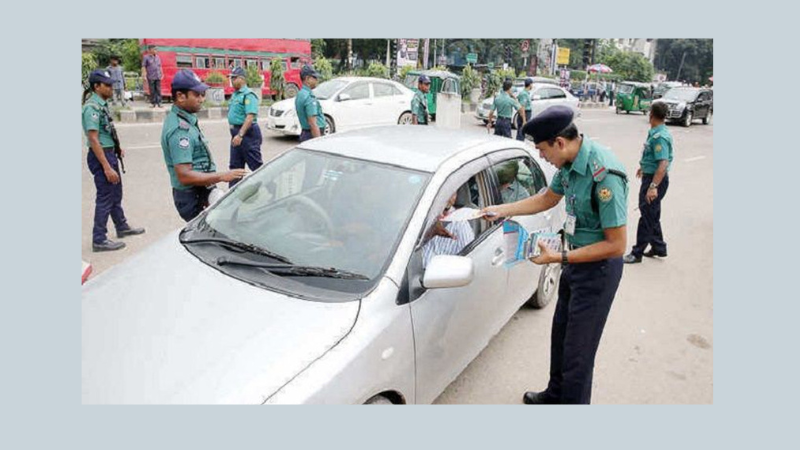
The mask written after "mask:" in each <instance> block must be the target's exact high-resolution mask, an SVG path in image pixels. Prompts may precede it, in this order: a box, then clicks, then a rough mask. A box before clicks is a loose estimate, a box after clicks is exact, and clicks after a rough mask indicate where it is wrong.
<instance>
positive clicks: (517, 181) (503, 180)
mask: <svg viewBox="0 0 800 450" xmlns="http://www.w3.org/2000/svg"><path fill="white" fill-rule="evenodd" d="M492 172H493V173H494V175H495V179H496V184H497V187H498V191H499V197H498V196H497V195H496V196H495V203H503V204H505V203H514V202H516V201H519V200H522V199H525V198H528V197H530V196H532V195H534V194H536V193H537V192H539V191H540V190H541V189H542V188H545V187H547V179H546V178H545V176H544V172H542V169H541V168H539V166H538V165H537V164H536V163H535V162H534V161H533V160H532V159H531V158H529V157H517V158H512V159H507V160H505V161H503V162H501V163H498V164H495V165H494V166H492Z"/></svg>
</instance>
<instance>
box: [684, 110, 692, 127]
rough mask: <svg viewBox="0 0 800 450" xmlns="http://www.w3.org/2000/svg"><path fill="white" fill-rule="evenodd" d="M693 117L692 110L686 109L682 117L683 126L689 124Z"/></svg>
mask: <svg viewBox="0 0 800 450" xmlns="http://www.w3.org/2000/svg"><path fill="white" fill-rule="evenodd" d="M693 118H694V116H692V112H691V111H686V115H685V116H684V117H683V126H685V127H689V126H691V125H692V119H693Z"/></svg>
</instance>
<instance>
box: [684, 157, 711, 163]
mask: <svg viewBox="0 0 800 450" xmlns="http://www.w3.org/2000/svg"><path fill="white" fill-rule="evenodd" d="M701 159H706V157H705V156H695V157H694V158H689V159H684V160H683V162H694V161H700V160H701Z"/></svg>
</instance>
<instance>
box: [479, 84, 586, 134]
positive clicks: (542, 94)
mask: <svg viewBox="0 0 800 450" xmlns="http://www.w3.org/2000/svg"><path fill="white" fill-rule="evenodd" d="M522 89H523V87H520V86H518V85H515V86H514V87H512V88H511V92H512V93H513V94H514V96H517V95H519V92H520V91H521V90H522ZM492 103H494V97H489V98H487V99H486V100H483V101H482V102H481V103H480V104H479V105H478V108H477V109H476V110H475V118H476V119H478V120H481V121H483V123H484V124H485V123H488V122H489V111H491V110H492ZM579 103H580V101H579V100H578V98H577V97H575V96H574V95H572V94H570V93H569V91H567V90H566V89H564V88H562V87H560V86H556V85H554V84H550V83H534V84H533V87H532V88H531V106H532V108H533V117H536V116H537V115H539V114H540V113H541V112H542V111H544V110H545V109H547V108H549V107H551V106H553V105H564V106H568V107H570V108H571V109H572V110H573V111H574V112H575V117H580V115H581V112H580V109H579V108H578V104H579ZM517 114H518V113H516V112H515V113H514V117H513V118H512V120H511V127H512V128H514V129H516V128H517ZM496 117H497V113H495V118H496ZM533 117H528V120H531V119H532V118H533Z"/></svg>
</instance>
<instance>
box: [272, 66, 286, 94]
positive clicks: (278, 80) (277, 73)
mask: <svg viewBox="0 0 800 450" xmlns="http://www.w3.org/2000/svg"><path fill="white" fill-rule="evenodd" d="M269 72H270V78H269V89H270V90H271V91H272V93H273V94H274V95H275V100H276V101H280V100H282V99H283V92H284V84H286V78H285V77H284V76H283V62H282V61H281V60H280V59H278V58H275V59H273V60H272V61H270V63H269Z"/></svg>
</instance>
